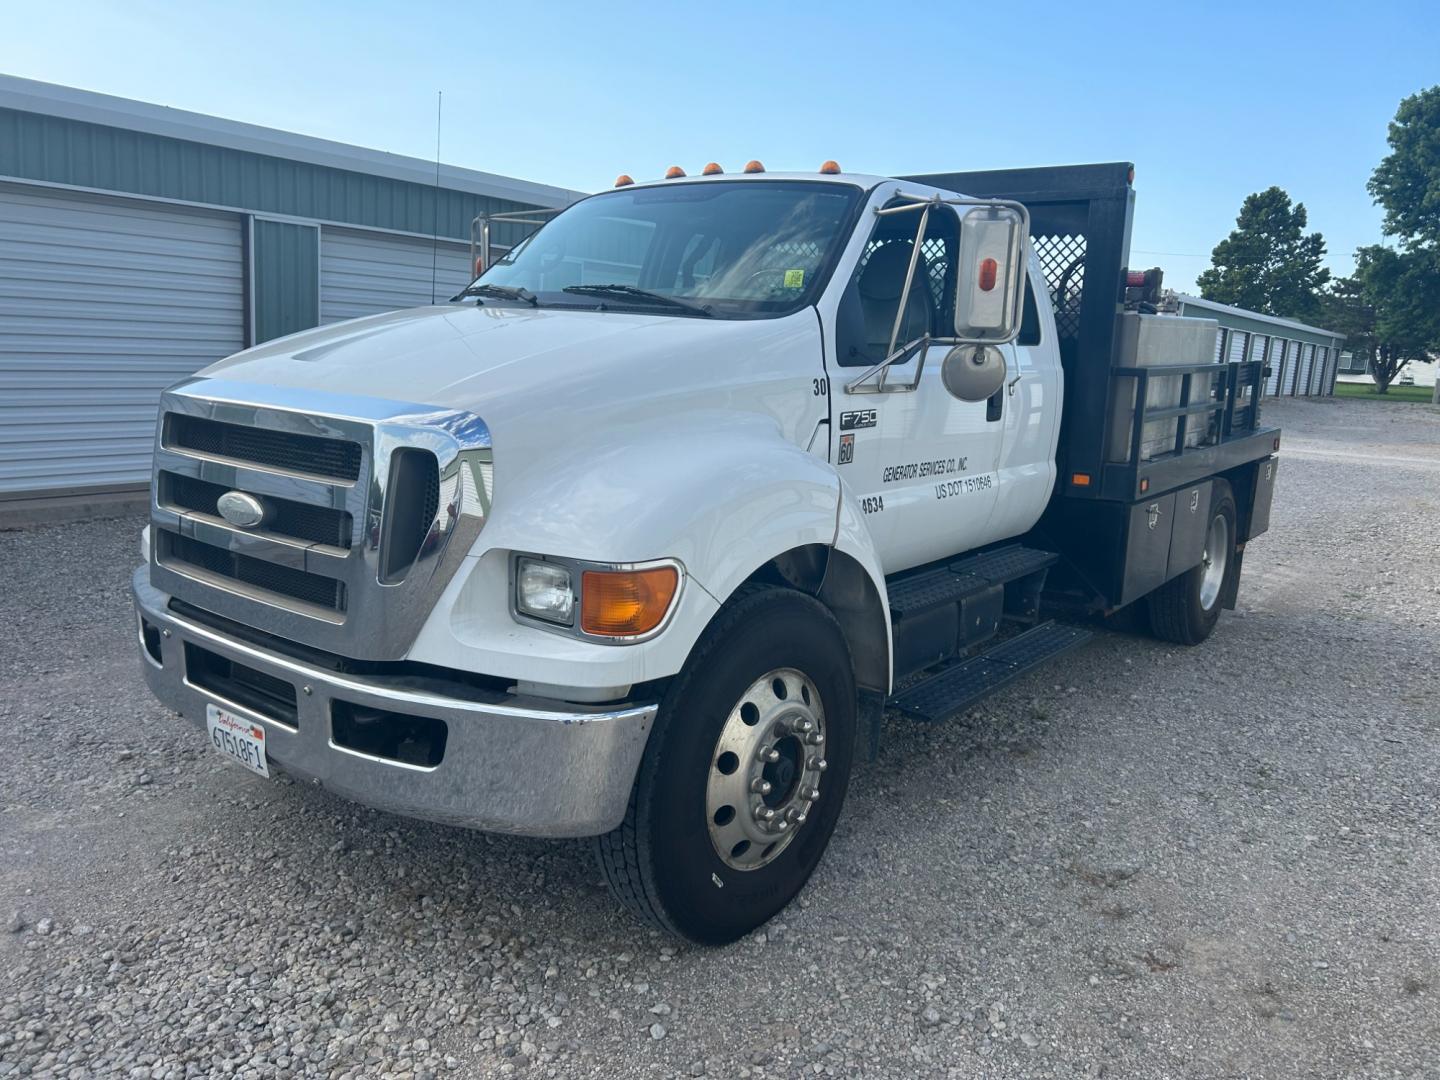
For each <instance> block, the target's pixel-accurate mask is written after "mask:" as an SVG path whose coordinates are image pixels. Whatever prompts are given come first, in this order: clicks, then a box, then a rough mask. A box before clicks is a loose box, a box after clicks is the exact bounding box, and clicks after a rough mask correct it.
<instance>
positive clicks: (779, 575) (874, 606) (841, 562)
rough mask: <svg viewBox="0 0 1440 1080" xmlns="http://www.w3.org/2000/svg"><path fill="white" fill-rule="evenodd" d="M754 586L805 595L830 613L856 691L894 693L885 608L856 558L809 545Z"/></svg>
mask: <svg viewBox="0 0 1440 1080" xmlns="http://www.w3.org/2000/svg"><path fill="white" fill-rule="evenodd" d="M748 580H749V581H758V582H765V583H767V584H771V585H779V586H783V587H786V588H791V589H799V590H800V591H802V592H807V593H809V594H810V595H812V596H814V597H815V598H816V599H817V600H819V601H820V602H821V603H822V604H824V605H825V606H826V607H828V608H829V609H830V610H831V612H832V613H833V614H834V615H835V618H836V620H837V621H838V622H839V623H840V629H841V630H842V631H843V632H844V634H845V643H846V644H847V645H849V646H850V657H851V661H852V663H853V664H854V667H855V685H856V686H857V687H859V688H860V689H861V690H869V691H872V692H874V693H878V694H879V695H880V696H881V697H884V696H885V695H886V694H888V693H889V692H890V642H889V635H888V634H887V633H886V615H885V605H884V603H883V602H882V601H881V599H880V594H879V592H878V591H876V588H875V583H874V582H873V581H871V580H870V575H869V574H867V573H866V572H865V568H864V567H863V566H861V565H860V563H859V562H857V561H856V560H855V559H854V558H852V557H851V556H849V555H847V554H845V553H844V552H843V551H836V550H835V549H834V548H831V547H826V546H825V545H824V544H806V545H805V546H804V547H798V548H792V549H790V550H789V551H786V552H782V553H781V554H779V555H777V556H775V558H773V559H770V560H769V561H768V562H766V563H765V564H764V565H763V566H761V567H759V568H758V569H756V571H755V572H754V573H753V574H751V575H750V577H749V579H748Z"/></svg>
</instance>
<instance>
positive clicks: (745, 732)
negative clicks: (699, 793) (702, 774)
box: [705, 668, 826, 870]
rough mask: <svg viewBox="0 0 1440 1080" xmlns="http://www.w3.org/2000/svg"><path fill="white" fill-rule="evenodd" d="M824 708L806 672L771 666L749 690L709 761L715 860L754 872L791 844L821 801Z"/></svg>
mask: <svg viewBox="0 0 1440 1080" xmlns="http://www.w3.org/2000/svg"><path fill="white" fill-rule="evenodd" d="M824 752H825V706H824V703H823V702H822V701H821V700H820V691H819V690H818V689H817V688H816V686H815V684H814V683H813V682H811V681H810V679H809V678H808V677H806V676H805V674H804V673H802V672H799V671H796V670H795V669H794V668H776V669H775V670H774V671H770V672H767V673H766V674H764V675H762V676H761V677H760V678H758V679H756V680H755V681H754V682H753V683H751V684H750V686H749V688H748V689H746V691H745V692H744V693H743V694H741V695H740V700H739V701H737V702H735V704H734V706H733V707H732V708H731V709H730V712H729V714H728V715H727V716H726V717H725V724H724V726H723V727H722V728H721V729H720V737H719V738H718V739H716V741H715V749H714V751H713V753H711V755H710V773H709V778H708V780H707V781H706V785H705V816H706V822H707V824H708V826H709V829H710V843H711V844H712V845H714V847H715V854H716V855H718V856H720V858H721V860H722V861H723V862H724V863H725V864H726V865H727V866H730V867H733V868H734V869H736V870H758V869H759V868H760V867H762V866H764V865H765V864H766V863H769V862H771V861H772V860H773V859H775V858H776V857H777V856H778V855H779V854H780V853H781V852H782V851H784V850H785V849H786V848H787V847H788V846H789V845H790V844H791V842H792V841H793V840H794V839H795V836H796V834H797V833H798V832H799V831H800V830H801V829H802V828H804V826H805V822H806V820H807V819H808V817H809V815H810V811H811V809H812V808H813V807H814V805H815V802H816V800H818V799H819V798H820V787H821V784H820V780H821V776H822V774H823V773H824V772H825V769H826V761H825V757H824Z"/></svg>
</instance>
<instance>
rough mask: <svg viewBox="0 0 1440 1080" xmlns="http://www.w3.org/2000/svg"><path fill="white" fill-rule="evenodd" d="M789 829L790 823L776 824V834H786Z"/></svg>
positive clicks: (779, 822) (781, 822) (780, 822)
mask: <svg viewBox="0 0 1440 1080" xmlns="http://www.w3.org/2000/svg"><path fill="white" fill-rule="evenodd" d="M788 828H790V823H789V822H788V821H777V822H776V823H775V831H776V832H784V831H785V830H786V829H788Z"/></svg>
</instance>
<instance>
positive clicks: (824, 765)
mask: <svg viewBox="0 0 1440 1080" xmlns="http://www.w3.org/2000/svg"><path fill="white" fill-rule="evenodd" d="M805 767H806V768H807V769H811V770H813V771H814V772H824V771H825V770H826V769H828V768H829V767H830V763H829V762H828V761H826V760H825V759H824V758H823V757H812V758H811V759H810V760H809V761H807V762H805Z"/></svg>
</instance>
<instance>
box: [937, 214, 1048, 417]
mask: <svg viewBox="0 0 1440 1080" xmlns="http://www.w3.org/2000/svg"><path fill="white" fill-rule="evenodd" d="M1029 229H1030V222H1029V220H1028V215H1027V214H1026V213H1025V211H1024V210H1023V209H1022V208H1017V207H1016V206H1014V205H1003V204H987V205H983V206H976V207H973V208H972V209H970V210H968V211H967V212H966V213H965V214H964V215H963V216H962V217H961V218H960V253H959V256H958V260H957V261H958V264H959V266H958V269H959V276H958V277H957V278H956V285H955V336H956V337H957V338H959V339H960V340H961V341H962V342H968V343H973V344H977V345H1003V344H1005V343H1006V342H1009V341H1014V340H1015V338H1016V336H1017V335H1018V334H1019V333H1020V318H1021V314H1022V312H1023V301H1024V289H1025V243H1026V241H1027V240H1028V238H1029V236H1028V234H1029ZM985 396H987V397H988V396H989V395H988V394H987V395H985ZM975 400H978V399H975Z"/></svg>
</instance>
